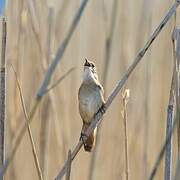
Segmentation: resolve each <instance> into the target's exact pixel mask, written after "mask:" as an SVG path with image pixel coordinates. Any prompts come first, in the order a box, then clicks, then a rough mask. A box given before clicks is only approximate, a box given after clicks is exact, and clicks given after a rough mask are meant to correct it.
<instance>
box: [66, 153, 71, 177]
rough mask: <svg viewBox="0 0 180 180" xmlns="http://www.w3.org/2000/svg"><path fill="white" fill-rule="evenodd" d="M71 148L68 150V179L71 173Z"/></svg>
mask: <svg viewBox="0 0 180 180" xmlns="http://www.w3.org/2000/svg"><path fill="white" fill-rule="evenodd" d="M71 162H72V160H71V150H69V152H68V160H67V164H68V166H67V173H66V180H70V175H71Z"/></svg>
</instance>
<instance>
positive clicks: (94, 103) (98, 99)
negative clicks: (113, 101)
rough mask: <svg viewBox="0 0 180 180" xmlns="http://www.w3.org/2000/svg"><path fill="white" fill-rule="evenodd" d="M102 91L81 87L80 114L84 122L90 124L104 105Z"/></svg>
mask: <svg viewBox="0 0 180 180" xmlns="http://www.w3.org/2000/svg"><path fill="white" fill-rule="evenodd" d="M101 93H102V92H101V90H100V89H91V88H90V89H89V88H87V87H81V88H80V90H79V112H80V115H81V118H82V119H83V121H84V122H86V123H90V122H91V120H92V118H93V116H94V114H95V113H96V112H97V111H98V109H99V108H100V107H101V106H102V104H103V99H102V94H101Z"/></svg>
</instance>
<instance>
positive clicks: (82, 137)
mask: <svg viewBox="0 0 180 180" xmlns="http://www.w3.org/2000/svg"><path fill="white" fill-rule="evenodd" d="M84 137H85V138H86V139H87V138H88V136H87V135H86V134H85V133H83V132H81V135H80V138H79V139H80V140H82V142H83V144H85V139H84Z"/></svg>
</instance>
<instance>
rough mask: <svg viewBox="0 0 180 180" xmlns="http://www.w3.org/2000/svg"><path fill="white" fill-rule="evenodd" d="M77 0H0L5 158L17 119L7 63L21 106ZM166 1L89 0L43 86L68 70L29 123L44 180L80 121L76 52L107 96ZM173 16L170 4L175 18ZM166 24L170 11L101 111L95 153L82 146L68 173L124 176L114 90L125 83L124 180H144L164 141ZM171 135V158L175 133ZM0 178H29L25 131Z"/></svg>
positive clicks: (71, 143) (88, 179) (91, 178)
mask: <svg viewBox="0 0 180 180" xmlns="http://www.w3.org/2000/svg"><path fill="white" fill-rule="evenodd" d="M80 2H81V1H72V0H46V1H44V0H13V1H9V0H8V1H6V6H5V12H4V13H5V15H6V17H7V27H8V36H7V52H6V58H7V123H6V154H7V155H8V153H9V152H10V150H11V149H12V147H13V144H14V138H15V137H16V136H17V134H18V130H19V129H20V127H21V126H22V124H23V123H24V121H25V120H24V119H25V118H24V115H23V111H22V106H21V101H20V96H19V91H18V89H17V85H16V82H15V76H14V73H13V71H12V69H11V67H10V63H11V64H13V66H14V68H15V70H16V71H17V75H18V78H19V80H20V84H21V87H22V91H23V95H24V98H25V104H26V108H27V110H28V112H29V110H30V106H31V104H32V100H33V99H34V98H35V95H36V92H37V90H38V88H39V87H40V85H41V82H42V80H43V77H44V75H45V72H46V70H47V66H48V64H49V63H50V62H51V61H52V59H53V57H54V56H55V54H56V51H57V48H58V47H59V45H60V43H61V42H62V40H63V39H64V37H65V36H66V34H67V31H68V28H69V26H70V24H71V22H72V20H73V17H74V14H75V12H76V11H77V9H78V7H79V5H80ZM173 2H174V1H173V0H164V1H163V2H162V1H161V0H156V1H155V0H136V1H126V0H111V1H109V0H98V1H95V0H91V1H89V2H88V4H87V7H86V8H85V11H84V12H83V15H82V17H81V19H80V22H79V24H78V26H77V28H76V30H75V33H74V34H73V36H72V39H71V41H70V43H69V45H68V47H67V49H66V51H65V54H64V56H63V58H62V61H61V63H60V64H59V65H58V67H57V68H56V71H55V73H54V75H53V78H52V80H51V84H53V82H55V81H56V80H57V79H58V78H59V77H61V76H62V75H63V74H64V73H66V72H67V71H68V70H69V69H70V68H72V67H75V70H74V71H73V72H71V73H70V74H69V75H68V76H67V77H66V78H65V79H64V80H63V81H62V82H61V83H60V84H59V85H58V86H56V87H55V88H54V89H53V90H52V91H50V92H49V93H48V94H47V95H46V96H45V97H44V98H43V100H42V102H41V104H40V106H39V108H38V111H37V113H36V116H35V118H34V119H33V122H32V123H31V128H32V133H33V137H34V140H35V145H36V148H37V153H38V157H39V160H40V165H41V168H42V171H43V175H44V179H45V180H49V179H54V178H55V177H56V175H57V173H58V171H59V170H60V169H61V167H62V166H63V164H64V162H65V160H66V159H67V154H68V150H69V149H71V150H73V148H74V147H75V145H76V143H77V142H78V140H79V136H80V131H81V127H82V120H81V118H80V115H79V112H78V98H77V94H78V88H79V86H80V83H81V81H82V71H83V64H84V59H85V58H87V59H88V60H91V61H93V62H95V64H96V66H97V71H98V75H99V79H100V81H101V83H103V84H104V85H103V86H104V89H105V97H106V98H107V97H108V95H109V94H110V93H111V91H112V89H113V88H114V86H115V85H116V83H117V82H118V80H120V79H121V77H122V75H123V73H124V72H125V71H126V69H127V68H128V66H129V65H130V64H131V63H132V62H133V60H134V58H135V56H136V54H137V53H138V51H139V49H140V48H141V47H143V45H144V44H145V42H146V41H147V39H148V37H149V36H150V34H151V33H152V31H153V30H154V29H155V27H156V26H157V25H158V24H159V22H160V20H161V19H162V17H163V16H164V14H165V13H166V12H167V10H168V9H169V8H170V7H171V5H172V4H173ZM178 14H179V11H177V23H178V19H179V18H178ZM174 25H175V23H174V18H171V20H170V21H169V22H168V24H167V26H166V27H165V28H164V29H163V31H162V32H161V33H160V35H159V36H158V38H157V39H156V40H155V42H154V43H153V45H152V47H151V48H150V49H149V50H148V52H147V53H146V55H145V56H144V58H143V60H142V62H141V63H140V64H139V65H138V67H137V68H136V69H135V71H134V72H133V74H132V75H131V77H130V78H129V80H128V81H127V83H126V85H125V86H124V88H123V90H122V91H121V93H119V95H118V96H117V97H116V99H115V100H114V102H113V103H112V105H111V107H110V108H109V109H108V110H107V112H106V114H105V116H104V120H103V122H102V124H101V125H100V128H101V130H100V133H99V135H100V137H99V140H98V143H97V146H96V149H95V152H92V153H86V152H85V151H84V149H83V148H82V149H81V151H80V153H79V154H78V155H77V157H76V159H75V160H74V161H73V164H72V172H71V179H72V180H77V179H78V180H95V179H98V180H106V179H112V180H117V179H118V180H119V179H122V180H123V179H125V163H126V162H125V150H124V149H125V148H124V147H125V143H124V123H123V118H122V113H121V112H122V110H123V106H122V92H123V91H124V90H125V89H126V88H128V89H130V98H129V101H128V104H127V128H128V154H129V179H133V180H140V179H146V178H147V176H148V175H149V173H150V171H151V169H152V166H153V164H154V162H155V159H156V157H157V154H158V152H159V150H160V148H161V145H162V143H163V142H164V139H165V128H166V110H167V105H168V98H169V90H170V84H171V77H172V69H173V57H172V42H171V33H172V30H173V28H174ZM107 42H110V43H109V44H107ZM108 45H109V46H108ZM107 60H108V61H107ZM174 137H175V138H174V144H175V146H174V147H175V148H174V149H173V152H174V160H173V164H174V165H175V164H176V163H175V162H176V160H175V158H176V154H177V148H176V147H177V146H176V134H175V136H174ZM93 157H95V158H93ZM163 173H164V171H163V163H161V166H160V168H159V169H158V172H157V175H156V177H155V179H163ZM5 179H7V180H24V179H26V180H32V179H33V180H35V179H38V176H37V171H36V168H35V164H34V160H33V155H32V150H31V145H30V140H29V137H28V134H27V133H26V135H25V137H24V138H23V141H22V143H21V145H20V146H19V148H18V151H17V153H16V155H15V158H14V160H13V162H12V163H11V165H10V167H9V168H8V171H7V173H6V176H5Z"/></svg>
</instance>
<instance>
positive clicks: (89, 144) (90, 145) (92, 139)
mask: <svg viewBox="0 0 180 180" xmlns="http://www.w3.org/2000/svg"><path fill="white" fill-rule="evenodd" d="M88 126H89V124H85V123H83V127H82V133H84V132H85V130H86V129H87V128H88ZM96 133H97V129H96V128H95V129H94V131H93V132H92V133H91V134H90V135H89V137H88V139H87V141H86V142H84V150H85V151H87V152H91V151H92V150H93V149H94V146H95V143H96Z"/></svg>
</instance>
